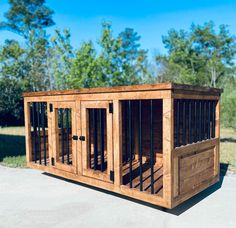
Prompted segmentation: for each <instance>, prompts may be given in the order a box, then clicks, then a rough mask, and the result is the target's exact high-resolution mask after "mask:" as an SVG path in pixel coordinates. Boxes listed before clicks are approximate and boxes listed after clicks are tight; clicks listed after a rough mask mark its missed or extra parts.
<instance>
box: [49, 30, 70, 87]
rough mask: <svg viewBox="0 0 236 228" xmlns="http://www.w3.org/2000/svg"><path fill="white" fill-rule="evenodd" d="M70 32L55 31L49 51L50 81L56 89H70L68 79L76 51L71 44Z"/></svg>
mask: <svg viewBox="0 0 236 228" xmlns="http://www.w3.org/2000/svg"><path fill="white" fill-rule="evenodd" d="M70 37H71V34H70V30H69V29H64V30H63V32H61V31H60V30H59V29H56V30H55V34H54V36H53V37H52V38H51V44H52V45H51V47H50V50H49V59H50V61H49V64H50V68H51V76H50V81H51V82H52V83H53V88H55V89H59V90H60V89H68V88H69V85H68V78H69V76H70V72H71V67H72V60H73V58H74V50H73V47H72V46H71V44H70Z"/></svg>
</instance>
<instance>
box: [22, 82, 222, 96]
mask: <svg viewBox="0 0 236 228" xmlns="http://www.w3.org/2000/svg"><path fill="white" fill-rule="evenodd" d="M155 90H173V91H174V92H178V93H179V92H183V93H184V92H191V91H195V92H199V93H205V94H207V95H217V96H218V95H219V96H220V94H221V93H222V92H223V90H222V89H217V88H210V87H200V86H192V85H184V84H174V83H158V84H144V85H130V86H114V87H103V88H83V89H73V90H52V91H42V92H27V93H23V96H24V97H38V96H56V95H75V94H92V93H93V94H94V93H117V92H135V91H155Z"/></svg>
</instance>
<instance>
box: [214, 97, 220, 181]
mask: <svg viewBox="0 0 236 228" xmlns="http://www.w3.org/2000/svg"><path fill="white" fill-rule="evenodd" d="M215 137H216V138H217V139H218V142H217V145H216V147H215V151H214V152H215V153H214V155H215V161H214V164H215V165H214V175H217V176H218V179H219V175H220V100H217V101H216V105H215Z"/></svg>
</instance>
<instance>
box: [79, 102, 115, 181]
mask: <svg viewBox="0 0 236 228" xmlns="http://www.w3.org/2000/svg"><path fill="white" fill-rule="evenodd" d="M112 112H113V110H112V103H111V102H109V101H82V102H81V132H82V135H81V136H80V140H81V141H82V166H83V175H85V176H89V177H93V178H96V179H99V180H103V181H107V182H113V181H114V172H113V150H112V142H113V140H112V139H113V137H112Z"/></svg>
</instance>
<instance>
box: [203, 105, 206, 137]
mask: <svg viewBox="0 0 236 228" xmlns="http://www.w3.org/2000/svg"><path fill="white" fill-rule="evenodd" d="M203 104H204V106H203V107H204V110H203V133H204V135H203V139H206V101H203Z"/></svg>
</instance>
